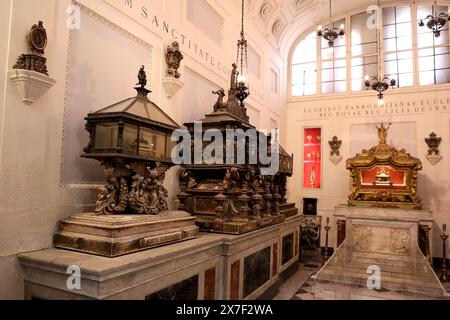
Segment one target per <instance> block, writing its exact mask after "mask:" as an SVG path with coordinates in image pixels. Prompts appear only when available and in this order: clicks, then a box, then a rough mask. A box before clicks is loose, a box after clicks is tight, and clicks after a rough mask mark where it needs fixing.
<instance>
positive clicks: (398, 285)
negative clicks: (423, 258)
mask: <svg viewBox="0 0 450 320" xmlns="http://www.w3.org/2000/svg"><path fill="white" fill-rule="evenodd" d="M367 279H368V277H367V274H366V275H365V277H362V276H358V275H351V274H348V275H346V276H345V277H339V276H336V275H335V274H327V273H322V272H321V274H320V275H318V280H317V281H318V283H320V282H325V283H327V282H331V283H335V284H338V285H340V284H353V285H359V286H363V287H366V285H367ZM436 281H437V280H435V281H420V280H417V279H415V280H412V279H399V278H393V277H388V276H384V277H382V280H381V287H382V288H385V289H388V290H406V291H412V292H421V293H426V294H433V295H443V293H444V292H443V290H442V288H441V287H440V286H439V284H438V283H436Z"/></svg>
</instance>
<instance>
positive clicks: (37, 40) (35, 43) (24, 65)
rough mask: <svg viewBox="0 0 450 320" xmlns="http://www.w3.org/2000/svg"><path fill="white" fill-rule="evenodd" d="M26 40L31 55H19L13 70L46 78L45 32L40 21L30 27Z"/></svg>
mask: <svg viewBox="0 0 450 320" xmlns="http://www.w3.org/2000/svg"><path fill="white" fill-rule="evenodd" d="M27 40H28V46H29V50H30V52H31V54H22V55H20V57H19V58H18V59H17V62H16V64H15V65H14V66H13V68H14V69H23V70H31V71H35V72H39V73H43V74H45V75H47V76H48V71H47V65H46V63H47V59H46V58H44V53H45V52H44V49H45V48H46V47H47V31H46V30H45V28H44V23H43V22H42V21H39V22H38V24H34V25H33V26H32V27H31V31H30V33H29V34H28V37H27Z"/></svg>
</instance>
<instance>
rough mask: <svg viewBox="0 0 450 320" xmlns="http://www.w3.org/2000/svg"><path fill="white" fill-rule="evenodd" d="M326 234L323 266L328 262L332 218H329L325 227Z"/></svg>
mask: <svg viewBox="0 0 450 320" xmlns="http://www.w3.org/2000/svg"><path fill="white" fill-rule="evenodd" d="M324 228H325V231H326V234H325V251H324V252H323V260H322V266H323V265H325V263H326V262H327V261H328V259H329V257H328V232H329V231H330V230H331V227H330V218H327V224H326V226H325V227H324Z"/></svg>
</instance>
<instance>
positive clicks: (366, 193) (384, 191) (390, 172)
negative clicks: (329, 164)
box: [347, 124, 422, 210]
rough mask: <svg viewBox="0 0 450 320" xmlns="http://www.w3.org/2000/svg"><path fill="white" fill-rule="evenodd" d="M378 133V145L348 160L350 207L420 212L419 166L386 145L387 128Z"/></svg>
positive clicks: (420, 167) (406, 154) (407, 155)
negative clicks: (350, 187) (415, 210)
mask: <svg viewBox="0 0 450 320" xmlns="http://www.w3.org/2000/svg"><path fill="white" fill-rule="evenodd" d="M377 129H378V138H379V141H380V142H379V144H378V145H377V146H375V147H373V148H371V149H370V150H363V151H362V153H358V154H357V155H356V156H355V157H354V158H351V159H348V160H347V169H348V170H350V175H351V179H352V193H351V195H350V196H349V201H348V204H349V205H350V206H369V207H382V208H407V209H418V210H420V209H422V200H421V199H420V198H419V197H418V196H417V173H418V172H419V171H420V170H422V162H421V161H420V160H419V159H417V158H414V157H412V156H411V155H410V154H409V153H407V152H406V150H404V149H402V150H397V149H396V148H394V147H392V146H390V145H388V144H387V135H388V130H389V126H388V127H385V126H384V125H383V124H382V125H381V127H377Z"/></svg>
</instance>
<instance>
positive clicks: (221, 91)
mask: <svg viewBox="0 0 450 320" xmlns="http://www.w3.org/2000/svg"><path fill="white" fill-rule="evenodd" d="M212 93H213V94H217V95H218V96H219V97H218V98H217V102H216V104H215V105H214V111H218V110H221V109H223V98H224V97H225V90H224V89H223V88H220V89H219V90H217V91H213V92H212Z"/></svg>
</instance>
